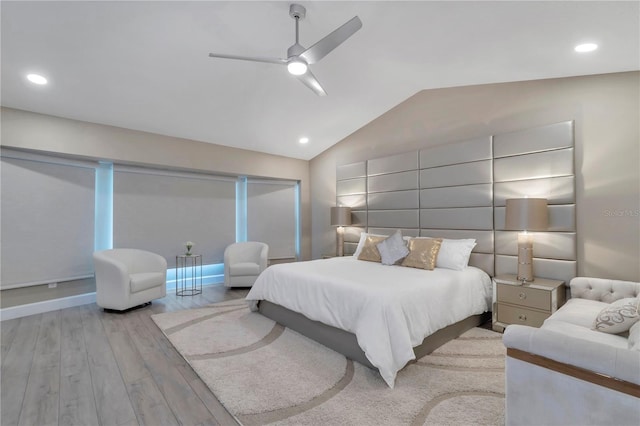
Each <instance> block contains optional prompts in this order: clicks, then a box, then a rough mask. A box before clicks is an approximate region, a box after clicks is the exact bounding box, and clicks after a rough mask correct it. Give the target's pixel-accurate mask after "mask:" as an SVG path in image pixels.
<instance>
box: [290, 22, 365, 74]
mask: <svg viewBox="0 0 640 426" xmlns="http://www.w3.org/2000/svg"><path fill="white" fill-rule="evenodd" d="M360 28H362V21H361V20H360V18H358V17H357V16H354V17H353V18H351V20H349V21H348V22H347V23H346V24H344V25H342V26H341V27H339V28H338V29H336V30H334V31H333V32H332V33H331V34H329V35H328V36H326V37H325V38H323V39H322V40H320V41H319V42H317V43H316V44H314V45H313V46H311V47H310V48H308V49H307V50H305V51H304V52H302V53H301V54H300V55H299V56H300V57H301V58H302V59H304V60H305V61H307V63H308V64H313V63H316V62H318V61H319V60H320V59H322V58H324V57H325V56H327V55H328V54H329V52H331V51H332V50H333V49H335V48H336V47H338V46H340V44H342V43H343V42H344V41H345V40H346V39H348V38H349V37H351V36H352V35H353V34H354V33H355V32H356V31H358V30H359V29H360Z"/></svg>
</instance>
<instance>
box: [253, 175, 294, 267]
mask: <svg viewBox="0 0 640 426" xmlns="http://www.w3.org/2000/svg"><path fill="white" fill-rule="evenodd" d="M296 188H297V183H296V182H291V181H274V180H258V179H249V180H248V181H247V239H248V240H249V241H261V242H264V243H267V244H268V245H269V258H270V259H279V258H295V257H296V236H297V219H296V210H297V206H296V200H297V197H296V190H297V189H296Z"/></svg>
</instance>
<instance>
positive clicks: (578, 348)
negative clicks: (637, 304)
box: [503, 277, 640, 426]
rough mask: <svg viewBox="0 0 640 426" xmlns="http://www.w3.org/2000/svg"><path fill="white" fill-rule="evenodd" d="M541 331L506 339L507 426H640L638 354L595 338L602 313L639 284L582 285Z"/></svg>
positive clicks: (622, 340) (519, 329) (615, 341)
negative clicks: (595, 323) (595, 324)
mask: <svg viewBox="0 0 640 426" xmlns="http://www.w3.org/2000/svg"><path fill="white" fill-rule="evenodd" d="M570 286H571V299H569V300H568V301H567V303H565V304H564V305H563V306H562V307H561V308H560V309H558V310H557V311H556V312H555V313H554V314H553V315H551V317H549V318H548V319H547V320H546V321H545V322H544V324H543V325H542V327H540V328H539V329H538V328H533V327H526V326H520V325H510V326H508V327H507V329H506V330H505V333H504V338H503V341H504V344H505V346H506V347H507V360H506V393H507V394H506V423H507V425H516V424H518V425H523V424H531V425H534V424H535V425H553V424H562V425H570V424H576V425H578V424H579V425H607V424H610V425H627V424H628V425H634V426H638V425H640V351H636V350H632V349H629V343H628V338H627V337H626V336H625V335H618V334H607V333H602V332H600V331H596V330H592V326H593V322H594V319H595V317H596V316H597V315H598V313H599V312H600V311H601V310H602V309H603V308H605V307H607V306H610V304H611V303H612V302H614V301H616V300H619V299H623V298H630V297H638V296H639V295H640V283H636V282H630V281H618V280H607V279H601V278H586V277H578V278H574V279H573V280H571V283H570Z"/></svg>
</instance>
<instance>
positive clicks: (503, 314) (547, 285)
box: [492, 275, 565, 332]
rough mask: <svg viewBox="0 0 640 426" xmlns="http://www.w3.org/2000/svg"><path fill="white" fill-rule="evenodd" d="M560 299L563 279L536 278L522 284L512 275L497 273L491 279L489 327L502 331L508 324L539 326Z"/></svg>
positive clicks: (562, 299)
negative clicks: (491, 292)
mask: <svg viewBox="0 0 640 426" xmlns="http://www.w3.org/2000/svg"><path fill="white" fill-rule="evenodd" d="M564 302H565V287H564V281H558V280H549V279H546V278H536V279H535V280H534V281H531V282H527V283H525V284H522V282H521V281H518V279H517V277H516V276H515V275H498V276H497V277H494V278H493V320H492V328H493V330H495V331H499V332H502V331H504V329H505V328H506V327H507V325H509V324H521V325H528V326H531V327H540V326H541V325H542V323H543V322H544V320H546V319H547V318H549V316H551V314H552V313H554V312H555V311H556V310H558V308H559V307H560V306H562V305H563V304H564Z"/></svg>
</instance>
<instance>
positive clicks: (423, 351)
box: [258, 300, 491, 370]
mask: <svg viewBox="0 0 640 426" xmlns="http://www.w3.org/2000/svg"><path fill="white" fill-rule="evenodd" d="M258 311H259V312H260V313H261V314H262V315H264V316H265V317H267V318H271V319H272V320H274V321H275V322H277V323H278V324H281V325H283V326H285V327H288V328H290V329H292V330H294V331H297V332H298V333H300V334H302V335H304V336H307V337H308V338H310V339H313V340H315V341H316V342H318V343H321V344H323V345H324V346H326V347H328V348H331V349H333V350H334V351H336V352H339V353H341V354H343V355H344V356H346V357H347V358H350V359H352V360H354V361H358V362H359V363H360V364H362V365H365V366H367V367H369V368H372V369H374V370H377V368H376V367H374V366H373V365H372V364H371V363H370V362H369V360H368V359H367V356H366V355H365V354H364V352H363V350H362V349H361V348H360V346H359V345H358V340H357V339H356V336H355V334H353V333H349V332H348V331H344V330H341V329H339V328H335V327H332V326H330V325H326V324H323V323H321V322H318V321H313V320H310V319H309V318H307V317H305V316H304V315H302V314H299V313H297V312H294V311H292V310H289V309H287V308H285V307H282V306H280V305H276V304H275V303H271V302H268V301H266V300H261V301H260V303H259V304H258ZM490 319H491V312H485V313H483V314H479V315H472V316H470V317H468V318H465V319H463V320H462V321H458V322H457V323H455V324H451V325H450V326H448V327H445V328H443V329H440V330H438V331H436V332H435V333H433V334H432V335H430V336H427V337H426V338H425V339H424V340H423V341H422V343H421V344H420V345H418V346H416V347H414V348H413V353H414V354H415V355H416V359H420V358H422V357H423V356H425V355H428V354H430V353H431V352H433V351H434V350H436V349H437V348H439V347H440V346H442V345H444V344H445V343H447V342H448V341H450V340H453V339H455V338H456V337H458V336H460V335H461V334H462V333H464V332H465V331H467V330H470V329H472V328H473V327H477V326H478V325H481V324H483V323H484V322H486V321H489V320H490Z"/></svg>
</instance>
